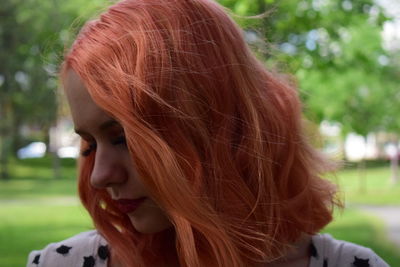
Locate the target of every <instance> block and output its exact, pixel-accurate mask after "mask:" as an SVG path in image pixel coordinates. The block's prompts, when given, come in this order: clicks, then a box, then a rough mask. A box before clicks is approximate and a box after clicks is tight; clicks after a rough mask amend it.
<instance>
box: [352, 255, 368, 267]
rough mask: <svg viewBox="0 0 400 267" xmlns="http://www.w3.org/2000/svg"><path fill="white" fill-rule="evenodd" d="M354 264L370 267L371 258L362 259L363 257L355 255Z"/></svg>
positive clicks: (355, 266) (359, 266)
mask: <svg viewBox="0 0 400 267" xmlns="http://www.w3.org/2000/svg"><path fill="white" fill-rule="evenodd" d="M353 266H354V267H370V265H369V259H361V258H357V257H356V256H354V262H353Z"/></svg>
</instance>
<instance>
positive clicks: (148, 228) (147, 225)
mask: <svg viewBox="0 0 400 267" xmlns="http://www.w3.org/2000/svg"><path fill="white" fill-rule="evenodd" d="M129 219H130V221H131V223H132V225H133V227H134V228H135V229H136V231H138V232H139V233H142V234H155V233H159V232H162V231H164V230H167V229H169V228H171V227H172V224H171V222H170V221H169V220H168V219H167V218H165V219H164V220H156V221H153V220H138V219H137V218H135V217H133V216H129Z"/></svg>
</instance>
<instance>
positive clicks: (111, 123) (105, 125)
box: [75, 119, 120, 135]
mask: <svg viewBox="0 0 400 267" xmlns="http://www.w3.org/2000/svg"><path fill="white" fill-rule="evenodd" d="M115 125H120V124H119V122H117V121H116V120H114V119H111V120H108V121H105V122H103V123H102V124H100V126H99V130H101V131H104V130H105V129H108V128H111V127H113V126H115ZM75 133H77V134H79V135H81V134H86V135H88V133H87V132H85V131H84V130H81V129H78V128H75Z"/></svg>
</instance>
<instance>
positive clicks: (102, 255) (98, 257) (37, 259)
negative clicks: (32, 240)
mask: <svg viewBox="0 0 400 267" xmlns="http://www.w3.org/2000/svg"><path fill="white" fill-rule="evenodd" d="M107 259H108V247H107V243H106V241H105V239H104V238H103V237H102V236H101V235H100V234H99V233H98V232H97V231H95V230H93V231H88V232H82V233H80V234H78V235H75V236H73V237H71V238H68V239H66V240H63V241H60V242H57V243H51V244H49V245H47V246H46V247H45V248H44V249H42V250H35V251H32V252H31V253H30V254H29V257H28V263H27V267H50V266H58V267H64V266H65V267H67V266H68V267H70V266H85V267H94V266H96V267H103V266H104V267H105V266H107Z"/></svg>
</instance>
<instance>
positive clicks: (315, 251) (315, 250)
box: [310, 243, 318, 259]
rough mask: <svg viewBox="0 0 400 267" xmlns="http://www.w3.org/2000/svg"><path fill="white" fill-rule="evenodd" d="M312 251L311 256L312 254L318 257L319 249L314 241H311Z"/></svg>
mask: <svg viewBox="0 0 400 267" xmlns="http://www.w3.org/2000/svg"><path fill="white" fill-rule="evenodd" d="M310 253H311V256H312V257H314V258H316V259H318V251H317V249H316V248H315V245H314V243H311V244H310Z"/></svg>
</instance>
